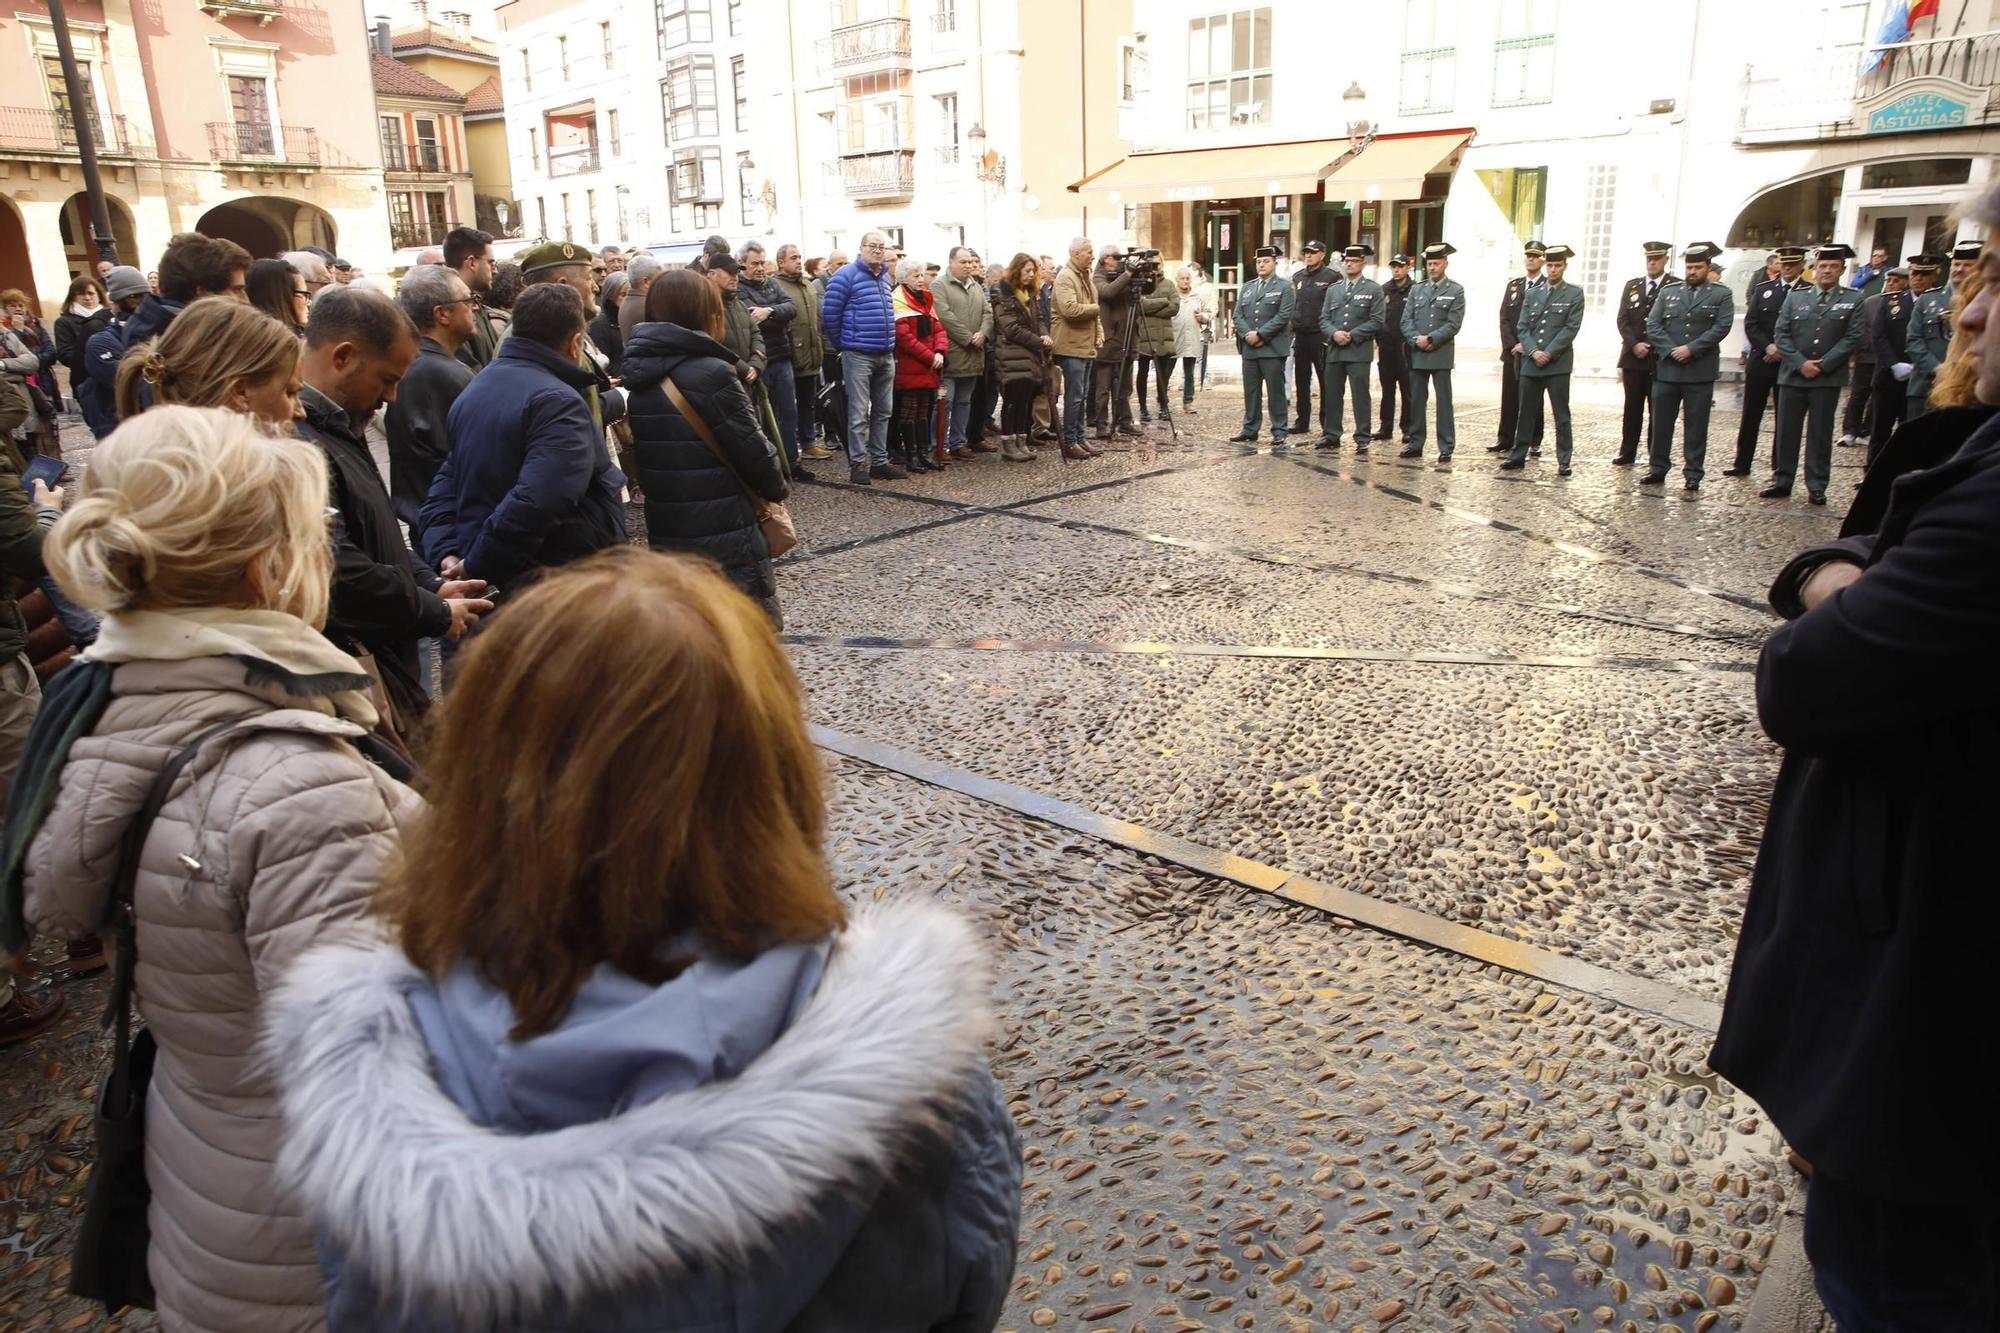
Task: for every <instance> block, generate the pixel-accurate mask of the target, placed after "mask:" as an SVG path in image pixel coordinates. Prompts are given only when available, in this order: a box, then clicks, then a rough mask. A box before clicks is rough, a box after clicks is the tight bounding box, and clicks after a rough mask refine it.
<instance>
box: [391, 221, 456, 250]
mask: <svg viewBox="0 0 2000 1333" xmlns="http://www.w3.org/2000/svg"><path fill="white" fill-rule="evenodd" d="M447 230H448V229H447V228H446V227H444V226H442V225H433V224H430V223H423V222H417V223H409V222H391V223H390V224H389V243H390V244H391V245H393V246H395V247H396V248H397V249H398V250H415V249H419V248H421V247H423V246H427V245H443V244H444V237H445V232H446V231H447Z"/></svg>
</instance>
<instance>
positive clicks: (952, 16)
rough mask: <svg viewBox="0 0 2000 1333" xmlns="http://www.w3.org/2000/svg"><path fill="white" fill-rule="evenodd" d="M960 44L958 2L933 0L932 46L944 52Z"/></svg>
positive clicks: (956, 0)
mask: <svg viewBox="0 0 2000 1333" xmlns="http://www.w3.org/2000/svg"><path fill="white" fill-rule="evenodd" d="M957 42H958V0H931V46H932V47H933V48H934V49H938V50H942V49H945V48H947V47H950V46H953V45H955V44H956V43H957Z"/></svg>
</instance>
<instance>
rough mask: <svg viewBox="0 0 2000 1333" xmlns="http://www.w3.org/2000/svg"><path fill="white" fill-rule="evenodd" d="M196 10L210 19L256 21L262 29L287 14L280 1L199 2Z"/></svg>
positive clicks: (219, 0)
mask: <svg viewBox="0 0 2000 1333" xmlns="http://www.w3.org/2000/svg"><path fill="white" fill-rule="evenodd" d="M195 8H196V9H199V10H200V11H201V12H202V13H204V14H206V15H208V16H209V17H210V18H218V19H234V18H247V19H256V20H257V26H258V27H260V28H261V27H264V26H265V25H267V24H269V23H270V22H271V21H272V20H273V19H278V18H283V17H284V13H285V8H284V6H283V5H281V4H279V3H278V0H198V3H197V4H196V5H195Z"/></svg>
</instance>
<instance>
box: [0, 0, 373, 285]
mask: <svg viewBox="0 0 2000 1333" xmlns="http://www.w3.org/2000/svg"><path fill="white" fill-rule="evenodd" d="M65 9H66V11H67V13H68V16H69V26H70V31H71V38H72V42H73V45H74V48H75V52H76V58H77V61H78V64H79V66H80V72H81V73H82V75H83V82H84V90H85V91H84V100H85V101H86V102H87V103H88V105H87V106H85V107H77V106H73V105H72V104H71V100H70V96H69V92H68V89H67V87H66V85H65V83H64V80H63V77H62V70H61V66H60V63H59V61H58V59H57V54H56V41H55V35H54V29H53V27H52V26H51V24H50V23H49V20H48V18H47V7H46V5H45V4H43V3H40V0H22V3H20V4H18V5H14V6H9V7H8V12H7V13H5V14H4V15H0V89H5V90H6V91H5V92H0V180H4V192H3V193H0V284H4V285H7V286H19V287H22V288H24V289H26V290H28V291H30V292H32V293H33V294H34V295H35V296H36V298H37V299H38V300H39V301H40V302H41V303H42V305H43V307H44V309H47V310H49V312H50V313H54V310H53V306H54V304H55V303H57V302H59V301H60V300H61V299H62V295H63V291H64V289H65V288H66V287H67V285H68V283H69V279H70V278H71V277H72V276H73V275H74V274H76V273H78V272H81V271H83V269H85V268H86V267H88V266H89V265H90V264H92V263H94V262H95V259H96V255H95V253H94V251H93V247H92V245H91V241H90V224H89V209H88V205H87V203H86V202H85V196H84V193H83V178H82V170H81V167H80V165H79V159H78V154H77V131H78V126H79V125H87V126H88V128H89V130H90V132H91V134H92V137H93V139H94V141H95V142H96V144H97V145H98V155H99V159H100V162H101V165H102V174H103V181H104V189H105V194H106V196H107V204H108V206H109V208H110V212H111V216H112V232H113V236H114V239H115V241H116V242H117V248H118V258H119V260H120V262H123V263H131V264H134V265H135V266H137V267H139V268H142V269H150V268H151V267H152V265H153V263H154V261H155V260H157V259H158V257H159V253H160V251H161V250H162V249H163V248H165V246H166V243H167V239H168V237H170V236H172V235H173V234H174V233H176V232H181V231H202V232H207V233H209V234H212V235H218V236H227V237H229V238H230V239H232V240H235V241H237V242H239V243H241V244H242V245H244V246H245V247H246V248H247V249H248V250H249V251H250V252H251V253H252V254H253V255H258V256H268V255H275V254H279V253H281V252H283V251H285V250H290V249H295V248H297V247H298V246H300V245H305V244H319V245H324V246H326V247H327V248H329V249H332V250H336V251H338V252H341V253H344V254H350V255H354V256H355V257H357V258H363V259H367V260H373V259H375V258H376V257H382V258H386V257H387V255H388V253H389V249H390V246H389V215H388V212H387V209H386V206H385V202H384V190H383V180H382V166H381V149H380V146H379V144H378V142H377V129H376V125H375V123H374V122H373V120H372V118H369V117H360V116H356V115H354V114H353V111H352V107H353V103H354V97H355V95H356V92H357V90H359V89H363V88H367V87H369V86H370V84H371V68H370V52H369V37H368V31H367V29H366V27H365V26H364V25H363V21H362V16H361V6H360V3H359V0H285V2H284V3H283V4H280V3H278V0H185V2H184V3H175V4H171V5H160V4H151V3H147V2H146V0H70V3H69V4H67V5H66V6H65Z"/></svg>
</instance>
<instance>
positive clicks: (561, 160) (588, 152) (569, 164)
mask: <svg viewBox="0 0 2000 1333" xmlns="http://www.w3.org/2000/svg"><path fill="white" fill-rule="evenodd" d="M597 162H598V158H597V145H596V144H594V143H590V144H579V145H577V146H575V147H573V148H551V149H549V175H551V176H581V175H583V174H584V173H585V172H588V171H595V170H597Z"/></svg>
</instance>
